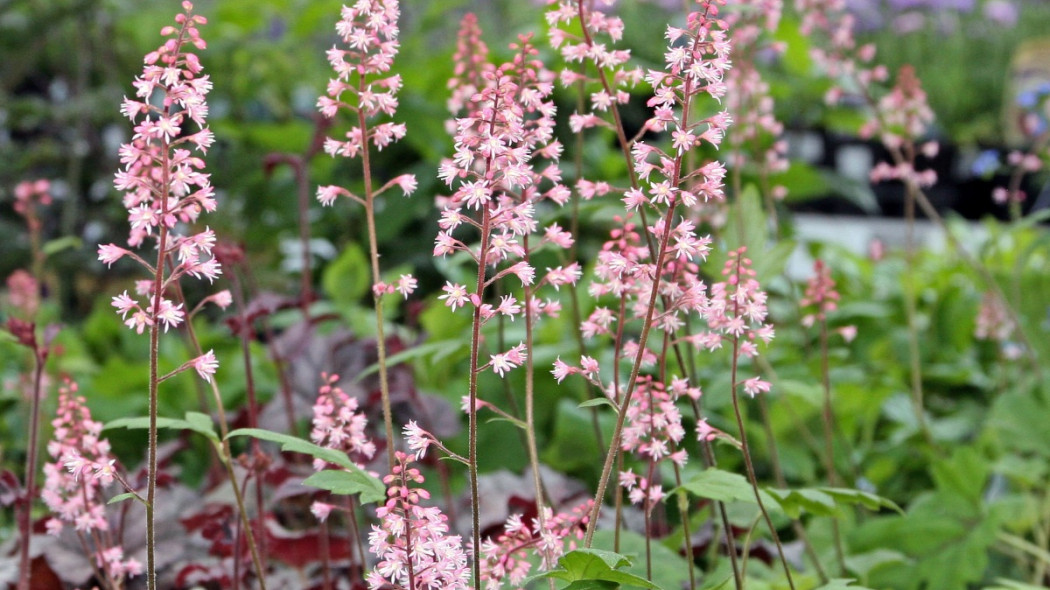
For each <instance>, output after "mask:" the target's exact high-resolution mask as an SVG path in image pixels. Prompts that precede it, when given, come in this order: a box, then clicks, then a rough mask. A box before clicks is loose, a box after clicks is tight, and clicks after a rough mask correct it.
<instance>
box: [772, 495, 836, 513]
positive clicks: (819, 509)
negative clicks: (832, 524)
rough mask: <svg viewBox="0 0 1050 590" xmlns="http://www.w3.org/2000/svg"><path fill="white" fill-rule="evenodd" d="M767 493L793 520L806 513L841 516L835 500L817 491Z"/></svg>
mask: <svg viewBox="0 0 1050 590" xmlns="http://www.w3.org/2000/svg"><path fill="white" fill-rule="evenodd" d="M766 491H767V492H769V494H770V495H771V496H773V497H774V498H776V501H777V502H778V503H779V504H780V507H781V508H783V509H784V512H785V513H786V514H787V515H788V516H790V517H791V518H798V517H799V516H801V515H802V512H803V511H806V512H808V513H810V514H812V515H814V516H839V515H840V513H841V512H840V510H839V507H838V505H836V504H835V498H834V497H832V496H831V495H830V494H825V493H824V492H822V491H820V490H816V489H806V488H803V489H798V490H777V489H767V490H766Z"/></svg>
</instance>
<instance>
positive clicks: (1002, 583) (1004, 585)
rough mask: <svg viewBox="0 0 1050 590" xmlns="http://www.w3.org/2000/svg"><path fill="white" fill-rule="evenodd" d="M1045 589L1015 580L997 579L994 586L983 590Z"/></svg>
mask: <svg viewBox="0 0 1050 590" xmlns="http://www.w3.org/2000/svg"><path fill="white" fill-rule="evenodd" d="M1045 588H1046V587H1045V586H1033V585H1031V584H1025V583H1024V582H1018V581H1016V580H1007V579H1004V578H997V579H996V580H995V585H994V586H985V587H984V590H1045Z"/></svg>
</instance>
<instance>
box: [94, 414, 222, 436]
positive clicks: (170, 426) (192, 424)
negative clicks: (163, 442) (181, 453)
mask: <svg viewBox="0 0 1050 590" xmlns="http://www.w3.org/2000/svg"><path fill="white" fill-rule="evenodd" d="M190 414H197V415H196V416H191V415H190ZM201 417H203V418H204V420H206V421H207V423H204V422H202V420H201ZM113 428H127V429H129V430H142V429H146V428H149V416H136V417H134V418H117V419H116V420H112V421H110V422H107V423H106V425H105V426H103V427H102V429H103V430H111V429H113ZM157 429H158V430H192V431H193V432H199V433H200V434H203V435H204V436H206V437H208V439H210V440H211V441H213V442H219V435H218V434H216V433H215V430H214V429H213V428H212V422H211V418H208V417H207V416H206V415H204V414H200V413H199V412H190V413H188V414H186V419H185V420H180V419H178V418H164V417H163V416H158V417H157Z"/></svg>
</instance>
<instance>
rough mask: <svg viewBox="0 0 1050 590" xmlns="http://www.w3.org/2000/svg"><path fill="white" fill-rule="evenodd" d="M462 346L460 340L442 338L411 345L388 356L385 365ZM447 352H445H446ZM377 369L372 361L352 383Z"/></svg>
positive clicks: (389, 365) (392, 364)
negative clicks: (441, 339)
mask: <svg viewBox="0 0 1050 590" xmlns="http://www.w3.org/2000/svg"><path fill="white" fill-rule="evenodd" d="M460 346H463V342H462V341H461V340H458V339H457V340H443V341H441V342H430V343H428V344H420V345H419V346H413V347H412V348H409V349H408V350H402V351H401V352H399V353H397V354H394V355H391V356H388V357H387V359H386V364H387V367H393V366H395V365H400V364H401V363H404V362H407V361H410V360H412V359H417V358H421V357H425V356H427V355H428V354H431V353H435V352H441V351H445V350H447V349H449V348H456V347H460ZM446 354H447V352H446ZM377 371H379V363H372V364H371V365H368V366H367V367H365V368H364V370H363V371H361V372H360V373H358V374H357V375H355V376H354V383H357V382H359V381H360V380H361V379H364V378H365V377H367V376H369V375H371V374H372V373H375V372H377Z"/></svg>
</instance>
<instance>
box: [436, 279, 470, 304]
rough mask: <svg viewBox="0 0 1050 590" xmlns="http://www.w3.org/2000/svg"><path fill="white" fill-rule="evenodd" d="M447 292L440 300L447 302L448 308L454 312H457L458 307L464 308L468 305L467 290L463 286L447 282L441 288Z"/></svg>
mask: <svg viewBox="0 0 1050 590" xmlns="http://www.w3.org/2000/svg"><path fill="white" fill-rule="evenodd" d="M441 290H442V291H444V292H445V294H444V295H441V296H440V297H438V299H440V300H444V301H445V305H446V306H447V307H451V308H452V311H456V308H457V307H462V306H464V305H466V304H467V301H468V297H467V288H466V287H464V286H463V285H457V284H453V283H452V282H451V281H446V282H445V286H444V287H442V288H441Z"/></svg>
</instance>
